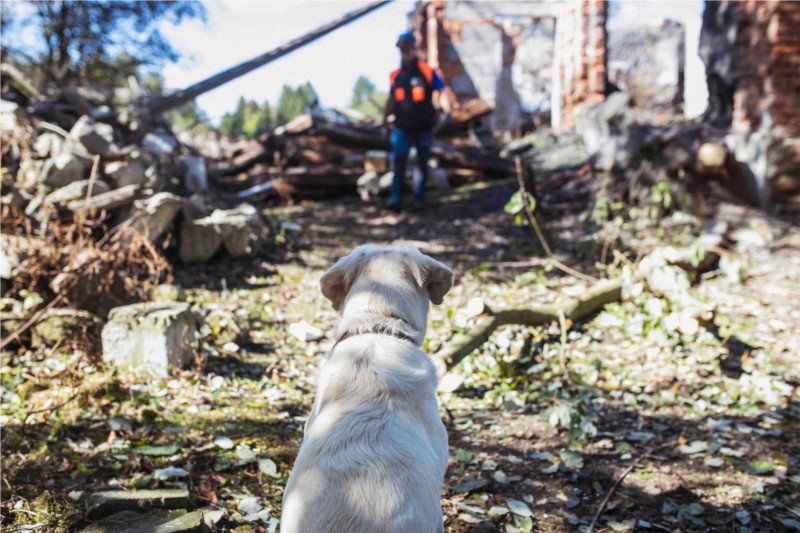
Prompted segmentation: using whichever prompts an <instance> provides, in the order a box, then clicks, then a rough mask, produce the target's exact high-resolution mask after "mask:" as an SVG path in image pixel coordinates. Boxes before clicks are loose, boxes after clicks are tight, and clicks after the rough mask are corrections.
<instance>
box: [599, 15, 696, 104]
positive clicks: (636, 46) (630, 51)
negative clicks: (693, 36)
mask: <svg viewBox="0 0 800 533" xmlns="http://www.w3.org/2000/svg"><path fill="white" fill-rule="evenodd" d="M685 57H686V51H685V31H684V27H683V25H682V24H680V23H678V22H675V21H671V20H665V21H664V22H663V24H662V25H661V26H635V27H630V26H626V27H624V28H621V27H613V26H612V27H609V29H608V68H609V76H608V77H609V80H610V81H611V83H612V84H613V85H615V86H616V87H617V88H619V89H620V90H622V91H625V92H627V93H628V94H629V95H630V96H631V101H632V103H633V105H634V106H635V107H640V108H643V109H647V110H650V111H655V112H658V113H668V114H674V113H681V112H682V111H683V99H684V98H683V97H684V94H683V86H684V63H685Z"/></svg>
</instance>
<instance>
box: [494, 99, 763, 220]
mask: <svg viewBox="0 0 800 533" xmlns="http://www.w3.org/2000/svg"><path fill="white" fill-rule="evenodd" d="M505 151H506V153H515V154H519V155H520V157H522V159H523V161H524V162H525V166H526V170H527V172H528V173H529V174H530V175H531V176H532V178H531V182H532V183H531V184H532V186H533V189H534V191H535V193H536V196H537V198H538V200H539V205H540V206H541V208H542V209H543V210H545V211H549V212H553V213H559V214H565V213H574V214H583V215H588V214H589V213H590V212H591V211H592V209H593V207H594V206H595V205H596V202H597V201H598V199H601V200H600V201H602V202H609V203H614V202H624V203H625V205H626V206H627V207H635V208H646V207H649V206H653V205H654V204H656V203H659V202H660V203H661V204H662V206H661V207H662V209H660V210H658V211H660V212H656V213H652V214H653V216H655V217H656V218H660V216H662V215H663V214H664V209H663V207H664V206H663V203H664V202H665V201H673V202H675V201H678V199H684V200H685V201H687V202H691V203H693V205H695V206H699V207H702V206H703V205H704V202H706V201H707V200H708V199H709V197H710V196H711V195H710V194H709V193H713V197H714V198H718V199H721V200H726V199H728V200H732V201H734V202H737V203H740V202H742V203H746V204H750V205H756V203H757V198H758V194H757V191H756V185H755V183H754V181H753V180H752V177H751V175H750V173H749V172H748V170H747V167H746V165H744V164H742V163H740V162H739V161H737V159H736V158H735V157H734V154H732V153H731V151H730V150H729V149H728V147H727V146H726V144H725V142H724V132H723V131H722V130H718V129H716V128H713V127H711V126H709V125H707V124H703V123H701V122H699V121H690V120H685V119H682V118H667V119H665V118H664V117H663V115H662V116H656V115H655V114H653V115H647V114H646V113H643V112H642V111H641V110H638V109H636V108H634V107H633V105H632V102H631V98H630V96H629V95H628V94H627V93H624V92H616V93H613V94H611V95H609V96H608V98H606V100H605V101H603V102H601V103H598V104H594V105H591V106H587V107H586V108H585V109H584V110H583V112H582V113H581V115H580V116H579V118H578V120H577V123H576V125H575V127H574V128H573V129H572V130H570V131H568V132H561V133H559V134H555V133H553V132H551V131H550V130H546V129H542V130H539V131H538V132H537V133H536V134H534V135H532V136H529V137H525V138H522V139H519V140H517V141H514V142H512V143H510V144H509V145H508V146H507V147H506V148H505ZM534 191H532V192H534ZM667 195H669V196H670V199H669V200H667V199H666V196H667ZM659 198H660V199H659ZM683 207H684V208H686V207H690V206H688V205H686V206H683Z"/></svg>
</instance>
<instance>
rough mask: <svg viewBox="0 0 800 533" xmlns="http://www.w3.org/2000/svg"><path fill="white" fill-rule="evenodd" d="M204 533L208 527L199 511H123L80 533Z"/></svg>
mask: <svg viewBox="0 0 800 533" xmlns="http://www.w3.org/2000/svg"><path fill="white" fill-rule="evenodd" d="M145 531H146V532H148V533H205V532H207V531H208V526H207V525H206V523H205V522H204V520H203V513H202V512H201V511H194V512H191V513H187V512H186V511H183V510H175V511H160V510H159V511H150V512H147V513H136V512H133V511H123V512H121V513H116V514H113V515H111V516H109V517H106V518H104V519H103V520H100V521H99V522H97V523H95V524H92V525H91V526H89V527H87V528H85V529H83V530H81V533H142V532H145Z"/></svg>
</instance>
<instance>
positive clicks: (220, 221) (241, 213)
mask: <svg viewBox="0 0 800 533" xmlns="http://www.w3.org/2000/svg"><path fill="white" fill-rule="evenodd" d="M209 219H210V220H212V221H213V222H215V223H216V224H217V226H218V227H219V229H220V232H221V233H222V245H223V246H224V247H225V250H226V251H227V252H228V253H229V254H230V255H231V257H245V256H248V255H252V254H253V253H255V252H256V250H258V249H259V248H261V247H262V246H263V245H264V244H266V243H267V240H268V238H269V233H270V231H269V228H268V227H267V226H266V224H264V221H262V220H261V217H260V216H259V214H258V211H257V210H256V208H255V207H253V206H252V205H250V204H241V205H239V206H238V207H236V208H235V209H217V210H216V211H214V212H213V213H211V215H209Z"/></svg>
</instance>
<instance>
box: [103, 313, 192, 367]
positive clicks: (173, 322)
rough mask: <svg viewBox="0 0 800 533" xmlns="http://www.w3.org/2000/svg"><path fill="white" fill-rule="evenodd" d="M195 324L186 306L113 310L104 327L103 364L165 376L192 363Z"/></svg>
mask: <svg viewBox="0 0 800 533" xmlns="http://www.w3.org/2000/svg"><path fill="white" fill-rule="evenodd" d="M198 322H199V319H198V317H197V316H196V315H195V314H194V312H192V310H191V308H190V306H189V304H187V303H168V302H154V303H139V304H133V305H127V306H123V307H117V308H114V309H112V310H111V312H110V313H109V315H108V323H107V324H106V325H105V327H104V328H103V333H102V343H103V361H105V362H107V363H109V364H112V365H114V366H116V367H117V368H119V369H120V370H122V371H125V372H136V373H138V372H149V373H153V374H156V375H161V376H167V375H169V372H170V371H171V369H172V368H183V367H186V366H188V365H189V364H190V363H191V362H192V361H193V360H194V350H195V348H196V338H197V325H198Z"/></svg>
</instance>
